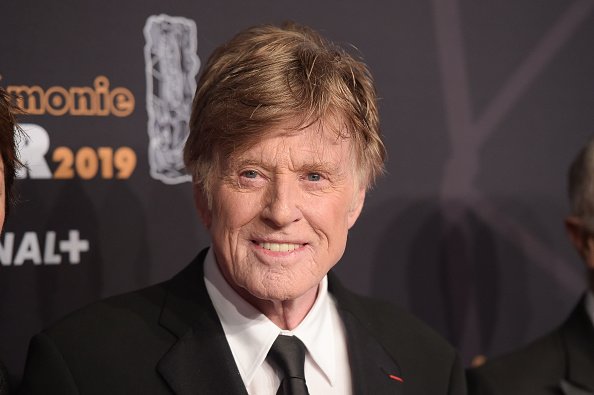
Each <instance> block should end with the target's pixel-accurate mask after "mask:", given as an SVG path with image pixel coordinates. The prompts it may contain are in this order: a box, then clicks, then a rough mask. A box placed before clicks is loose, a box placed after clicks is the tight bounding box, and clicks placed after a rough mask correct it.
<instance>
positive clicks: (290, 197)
mask: <svg viewBox="0 0 594 395" xmlns="http://www.w3.org/2000/svg"><path fill="white" fill-rule="evenodd" d="M298 183H299V181H298V180H292V179H291V177H290V176H280V177H276V178H275V180H274V181H273V182H271V183H270V184H269V189H268V191H267V193H266V197H265V199H266V202H265V205H264V209H263V210H262V216H263V217H264V219H265V220H266V221H268V222H269V223H271V224H273V225H274V227H277V228H282V227H285V226H288V225H290V224H291V223H293V222H297V221H299V220H300V219H301V218H302V215H303V213H302V212H301V208H300V207H301V205H300V204H299V201H300V191H299V185H298Z"/></svg>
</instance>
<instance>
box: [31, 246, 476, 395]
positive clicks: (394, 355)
mask: <svg viewBox="0 0 594 395" xmlns="http://www.w3.org/2000/svg"><path fill="white" fill-rule="evenodd" d="M205 254H206V251H203V252H202V253H201V254H200V255H199V256H198V257H197V258H196V259H195V260H194V261H193V262H192V263H191V264H190V265H189V266H188V267H186V268H185V269H184V270H183V271H182V272H180V273H179V274H177V275H176V276H175V277H174V278H172V279H171V280H169V281H166V282H164V283H161V284H157V285H155V286H151V287H148V288H145V289H142V290H140V291H136V292H132V293H128V294H124V295H120V296H116V297H112V298H108V299H106V300H103V301H100V302H97V303H94V304H92V305H90V306H88V307H85V308H83V309H81V310H79V311H77V312H75V313H73V314H71V315H70V316H68V317H66V318H65V319H64V320H62V321H61V322H59V323H58V324H56V325H55V326H53V327H52V328H50V329H48V330H45V331H43V332H42V333H40V334H38V335H37V336H35V337H34V338H33V339H32V341H31V344H30V347H29V355H28V358H27V364H26V367H25V374H24V378H23V382H22V386H21V389H20V391H21V393H22V394H64V395H69V394H101V395H105V394H178V395H190V394H192V395H196V394H213V395H214V394H217V395H220V394H225V395H226V394H247V392H246V389H245V387H244V385H243V382H242V380H241V377H240V375H239V371H238V369H237V366H236V365H235V362H234V359H233V356H232V354H231V350H230V348H229V345H228V343H227V340H226V338H225V334H224V333H223V329H222V327H221V324H220V322H219V319H218V316H217V314H216V312H215V310H214V307H213V306H212V303H211V301H210V298H209V296H208V293H207V291H206V287H205V285H204V280H203V276H204V275H203V260H204V256H205ZM329 290H330V292H331V293H332V294H333V295H334V296H335V298H336V300H337V302H338V307H339V311H340V314H341V317H342V319H343V321H344V324H345V327H346V331H347V337H348V348H349V358H350V363H351V371H352V377H353V386H354V390H355V394H373V395H376V394H410V395H412V394H418V395H421V394H425V395H440V394H444V395H445V394H450V395H454V394H456V395H457V394H464V393H465V383H464V376H463V371H462V368H461V365H460V363H459V360H458V357H457V354H456V352H455V351H454V350H453V349H452V348H451V347H450V346H449V345H448V344H446V343H445V342H444V341H443V340H442V339H441V338H440V337H439V336H438V335H436V334H435V333H434V332H433V331H431V330H429V329H428V328H427V327H425V325H423V324H421V323H420V322H418V321H417V320H416V319H415V318H413V317H411V316H410V315H409V314H407V313H406V312H404V311H402V310H400V309H398V308H396V307H394V306H392V305H389V304H386V303H381V302H377V301H371V300H370V299H367V298H363V297H360V296H357V295H355V294H353V293H351V292H349V291H347V290H346V289H344V288H343V287H342V286H341V285H340V284H339V283H338V281H337V280H336V278H335V277H334V276H333V275H332V274H330V275H329ZM390 374H393V375H395V376H398V377H401V378H403V380H404V382H399V381H397V380H394V379H391V378H390V377H389V375H390ZM312 395H314V394H312Z"/></svg>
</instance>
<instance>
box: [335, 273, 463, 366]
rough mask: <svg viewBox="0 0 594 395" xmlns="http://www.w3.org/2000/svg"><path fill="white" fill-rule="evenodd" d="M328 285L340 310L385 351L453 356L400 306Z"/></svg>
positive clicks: (443, 342) (447, 346)
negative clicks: (373, 336)
mask: <svg viewBox="0 0 594 395" xmlns="http://www.w3.org/2000/svg"><path fill="white" fill-rule="evenodd" d="M330 284H331V292H332V293H333V294H334V296H335V297H336V299H337V302H338V306H339V309H345V310H347V311H349V312H350V313H352V314H353V315H354V316H355V317H356V319H357V320H358V321H359V322H361V323H362V325H364V326H366V327H367V328H368V329H369V330H370V331H371V332H372V333H374V334H375V335H376V336H377V337H378V338H380V339H381V340H382V342H383V343H384V344H385V345H386V346H387V347H388V348H390V347H392V348H395V349H399V350H401V351H404V352H407V351H409V352H410V353H415V354H417V355H419V353H422V352H424V351H427V352H430V353H431V354H433V355H435V354H436V353H439V352H442V353H443V354H447V355H448V356H453V355H454V354H456V351H455V349H454V348H453V347H452V346H451V345H450V344H449V343H448V342H447V341H446V340H445V339H444V338H443V337H442V336H441V335H440V334H439V333H437V332H436V331H435V330H434V329H433V328H431V327H429V326H428V325H427V324H426V323H424V322H422V321H421V320H420V319H418V318H417V317H415V316H414V315H413V314H411V313H410V312H408V311H407V310H405V309H404V308H402V307H401V306H399V305H397V304H395V303H392V302H388V301H385V300H382V299H377V298H373V297H369V296H364V295H360V294H357V293H355V292H353V291H351V290H348V289H346V288H345V287H343V286H342V285H341V284H340V283H339V282H338V281H337V279H336V278H334V277H332V279H331V282H330ZM408 348H411V350H407V349H408Z"/></svg>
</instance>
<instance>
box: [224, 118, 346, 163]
mask: <svg viewBox="0 0 594 395" xmlns="http://www.w3.org/2000/svg"><path fill="white" fill-rule="evenodd" d="M255 137H256V138H254V139H252V140H251V141H249V142H248V143H247V144H245V145H238V146H237V147H236V148H235V150H234V151H233V152H231V153H230V154H229V155H228V156H227V158H221V159H223V161H225V159H226V160H228V161H235V160H238V159H240V158H246V157H257V156H265V155H277V154H278V155H280V154H281V153H282V152H285V153H300V154H309V155H308V156H311V157H315V158H318V160H321V158H324V157H327V156H332V157H334V158H335V159H337V158H336V157H337V155H338V156H341V157H350V156H351V154H352V151H353V146H352V141H351V140H352V139H351V138H350V137H349V134H348V133H347V132H346V129H345V128H344V127H343V126H342V125H340V124H337V123H335V122H321V121H317V122H314V123H311V124H306V125H304V126H303V125H299V126H297V127H296V126H295V125H293V124H291V123H285V124H282V125H278V126H274V127H270V128H266V129H264V130H261V131H259V132H258V134H257V136H255ZM328 159H330V158H328Z"/></svg>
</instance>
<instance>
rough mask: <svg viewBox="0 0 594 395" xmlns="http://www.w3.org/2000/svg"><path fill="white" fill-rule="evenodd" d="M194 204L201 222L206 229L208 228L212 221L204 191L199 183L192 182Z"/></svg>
mask: <svg viewBox="0 0 594 395" xmlns="http://www.w3.org/2000/svg"><path fill="white" fill-rule="evenodd" d="M194 204H195V205H196V210H198V214H199V215H200V219H201V220H202V223H203V224H204V226H205V227H206V229H210V224H211V222H212V215H211V209H210V207H209V206H208V198H207V196H206V193H205V192H204V189H203V188H202V186H201V185H199V184H194Z"/></svg>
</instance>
